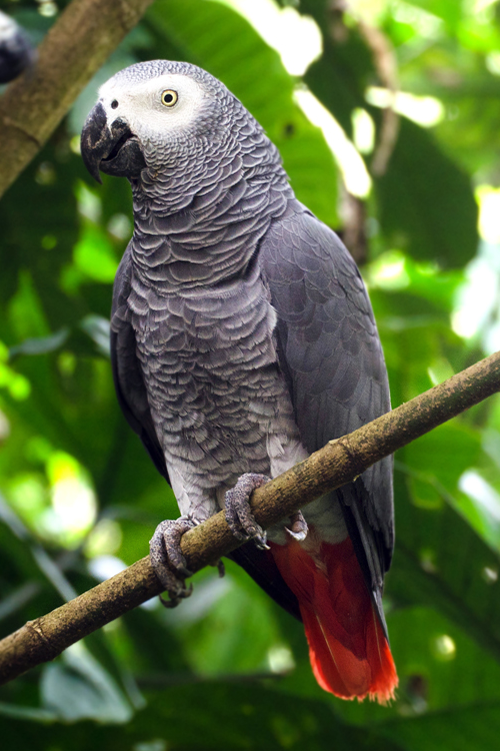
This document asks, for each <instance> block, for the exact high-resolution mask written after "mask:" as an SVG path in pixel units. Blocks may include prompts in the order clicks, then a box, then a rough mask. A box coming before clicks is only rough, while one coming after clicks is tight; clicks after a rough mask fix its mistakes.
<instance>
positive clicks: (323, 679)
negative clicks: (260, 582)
mask: <svg viewBox="0 0 500 751" xmlns="http://www.w3.org/2000/svg"><path fill="white" fill-rule="evenodd" d="M270 544H271V551H272V554H273V557H274V560H275V562H276V565H277V566H278V568H279V570H280V573H281V575H282V576H283V579H284V580H285V582H286V583H287V585H288V586H289V587H290V589H291V590H292V592H293V593H294V594H295V595H296V597H297V599H298V601H299V605H300V612H301V614H302V620H303V621H304V626H305V631H306V636H307V641H308V643H309V655H310V658H311V665H312V669H313V672H314V675H315V677H316V680H317V681H318V683H319V685H320V686H321V687H322V688H324V689H325V691H330V692H331V693H332V694H335V695H336V696H339V697H341V698H342V699H354V698H355V697H356V698H357V699H359V700H360V701H361V700H362V699H364V698H365V697H366V696H368V697H369V698H370V699H376V700H377V701H379V702H380V703H381V704H384V703H385V702H387V701H389V699H393V698H394V690H395V688H396V687H397V685H398V677H397V674H396V668H395V665H394V661H393V659H392V655H391V650H390V648H389V644H388V643H387V639H386V637H385V634H384V629H383V627H382V625H381V624H380V621H379V618H378V615H377V613H376V610H375V607H374V605H373V603H372V601H371V598H370V593H369V591H368V588H367V586H366V584H365V581H364V578H363V573H362V571H361V567H360V565H359V563H358V560H357V558H356V554H355V552H354V547H353V544H352V541H351V539H350V538H349V537H348V538H347V539H346V540H344V541H343V542H341V543H340V544H338V545H332V544H330V543H327V542H322V543H321V545H320V548H319V551H318V553H317V554H316V553H313V554H311V553H308V552H306V551H305V550H304V549H303V548H302V547H301V546H300V545H299V543H298V542H296V541H295V540H293V541H292V540H291V541H290V542H288V543H287V544H286V545H278V544H276V543H270Z"/></svg>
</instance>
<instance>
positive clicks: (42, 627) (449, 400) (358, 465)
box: [0, 353, 500, 684]
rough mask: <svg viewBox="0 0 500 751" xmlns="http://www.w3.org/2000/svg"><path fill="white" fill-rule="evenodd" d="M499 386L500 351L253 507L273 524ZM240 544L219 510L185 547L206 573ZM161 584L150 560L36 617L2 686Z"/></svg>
mask: <svg viewBox="0 0 500 751" xmlns="http://www.w3.org/2000/svg"><path fill="white" fill-rule="evenodd" d="M499 390H500V353H495V354H494V355H491V356H490V357H488V358H486V359H484V360H481V361H480V362H478V363H476V364H475V365H473V366H472V367H470V368H467V370H464V371H462V372H461V373H458V374H457V375H455V376H453V377H452V378H450V379H449V380H447V381H445V382H444V383H442V384H440V385H439V386H435V387H434V388H433V389H430V390H429V391H426V392H425V393H424V394H421V395H420V396H418V397H416V398H415V399H412V400H411V401H410V402H407V403H406V404H402V405H401V406H400V407H398V408H397V409H395V410H393V411H392V412H389V413H388V414H386V415H382V417H379V418H378V419H377V420H374V421H373V422H371V423H368V424H367V425H365V426H363V427H362V428H359V430H356V431H354V432H353V433H350V434H349V435H346V436H344V437H342V438H339V439H338V440H335V441H331V442H330V443H329V444H328V445H327V446H325V447H324V448H322V449H321V450H320V451H317V452H315V453H314V454H312V455H311V456H310V457H309V458H308V459H306V460H305V461H303V462H301V463H300V464H297V465H296V466H295V467H293V468H292V469H290V470H289V471H288V472H285V473H284V474H282V475H280V476H279V477H277V478H276V479H275V480H273V481H272V482H270V483H268V484H267V485H265V486H264V487H262V488H259V489H258V490H256V491H255V492H254V493H253V495H252V508H253V511H254V513H255V517H256V519H257V521H258V522H259V524H261V525H262V526H263V527H264V528H268V527H269V526H271V525H272V524H276V523H277V522H279V521H281V520H282V519H286V518H287V517H289V516H290V514H292V513H293V512H294V511H297V510H298V509H299V508H303V507H304V506H305V505H306V504H308V503H311V501H313V500H315V499H316V498H318V497H320V496H321V495H323V494H324V493H326V492H327V491H329V490H334V489H335V488H338V487H340V486H341V485H344V484H345V483H347V482H351V481H352V480H354V479H355V478H356V477H358V476H359V475H360V474H361V473H362V472H363V471H364V470H365V469H367V468H368V467H370V466H371V465H372V464H374V463H375V462H377V461H379V460H380V459H382V458H383V457H384V456H388V455H389V454H392V453H393V452H394V451H396V450H397V449H399V448H402V447H403V446H406V445H407V444H408V443H410V442H411V441H413V440H415V439H416V438H419V437H420V436H422V435H424V433H427V432H429V431H430V430H432V429H433V428H435V427H437V426H438V425H441V424H442V423H444V422H446V421H447V420H449V419H451V418H452V417H455V416H456V415H458V414H460V413H461V412H463V411H465V410H466V409H469V407H472V406H473V405H475V404H478V403H479V402H481V401H483V399H486V398H487V397H488V396H491V395H492V394H494V393H495V392H497V391H499ZM239 544H240V543H239V542H238V541H237V540H236V538H235V537H233V535H232V534H231V532H230V530H229V527H228V525H227V524H226V521H225V519H224V514H223V512H219V513H218V514H215V516H212V517H211V518H210V519H208V521H206V522H204V523H203V524H201V525H200V526H198V527H196V528H195V529H193V530H191V531H190V532H187V533H186V534H185V535H184V536H183V538H182V544H181V547H182V552H183V554H184V555H185V557H186V561H187V566H188V568H189V569H190V570H191V571H199V570H200V569H201V568H203V567H204V566H207V565H209V564H212V563H214V562H215V561H217V560H218V559H219V558H220V557H221V556H223V555H226V554H227V553H229V552H231V550H234V549H235V548H236V547H238V545H239ZM161 589H162V588H161V585H160V583H159V582H158V580H157V579H156V576H155V574H154V572H153V570H152V568H151V564H150V562H149V558H148V557H146V558H143V559H142V560H140V561H138V562H137V563H135V564H134V565H133V566H130V568H128V569H126V570H125V571H122V572H121V573H120V574H117V575H116V576H114V577H113V578H112V579H108V581H105V582H103V583H102V584H99V585H98V586H97V587H94V588H93V589H91V590H89V591H88V592H85V593H84V594H82V595H80V596H79V597H77V598H75V599H74V600H71V601H70V602H68V603H67V604H66V605H63V606H62V607H60V608H57V609H56V610H53V611H52V612H51V613H49V614H48V615H45V616H42V617H40V618H37V619H36V620H34V621H29V622H28V623H26V625H24V626H23V627H22V628H20V629H19V630H18V631H16V632H15V633H13V634H11V635H10V636H7V637H6V638H5V639H3V640H2V641H1V642H0V684H2V683H7V682H8V681H10V680H12V679H13V678H15V677H16V676H18V675H20V674H21V673H24V672H25V671H26V670H29V669H30V668H32V667H34V666H35V665H39V664H41V663H43V662H47V661H48V660H52V659H54V657H56V656H57V655H59V654H60V653H61V652H62V651H63V650H64V649H66V648H67V647H69V646H70V645H71V644H74V643H75V642H76V641H78V640H79V639H82V638H83V637H84V636H87V635H88V634H90V633H92V632H93V631H96V630H97V629H99V628H101V627H102V626H104V625H105V624H106V623H109V622H110V621H112V620H114V619H115V618H118V617H119V616H120V615H123V614H124V613H126V612H127V611H129V610H131V609H132V608H135V607H137V606H138V605H140V604H141V603H143V602H145V601H146V600H148V599H150V598H151V597H154V596H155V595H158V594H160V592H161Z"/></svg>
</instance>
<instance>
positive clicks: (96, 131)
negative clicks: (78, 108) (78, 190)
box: [81, 102, 146, 183]
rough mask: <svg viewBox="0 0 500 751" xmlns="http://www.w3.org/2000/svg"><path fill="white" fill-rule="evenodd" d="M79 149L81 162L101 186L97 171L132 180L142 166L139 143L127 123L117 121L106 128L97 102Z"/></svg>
mask: <svg viewBox="0 0 500 751" xmlns="http://www.w3.org/2000/svg"><path fill="white" fill-rule="evenodd" d="M81 149H82V159H83V163H84V164H85V166H86V168H87V169H88V171H89V172H90V174H91V175H92V177H93V178H94V179H95V180H97V182H98V183H102V180H101V176H100V174H99V172H100V171H101V172H105V173H106V174H108V175H116V176H118V177H128V178H134V177H138V175H139V174H140V172H141V170H142V169H144V167H145V166H146V162H145V161H144V157H143V155H142V151H141V147H140V144H139V141H138V140H137V138H135V136H134V135H133V133H132V132H131V130H130V128H129V126H128V124H127V123H126V122H125V121H124V120H121V119H120V118H117V119H116V120H115V121H114V122H112V123H111V125H110V126H108V121H107V117H106V112H105V110H104V107H103V106H102V104H101V102H97V104H96V106H95V107H94V109H93V110H91V112H90V113H89V116H88V117H87V119H86V121H85V125H84V126H83V130H82V137H81Z"/></svg>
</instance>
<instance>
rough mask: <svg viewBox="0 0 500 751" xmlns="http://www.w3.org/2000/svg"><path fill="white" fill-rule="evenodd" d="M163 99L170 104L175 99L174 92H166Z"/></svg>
mask: <svg viewBox="0 0 500 751" xmlns="http://www.w3.org/2000/svg"><path fill="white" fill-rule="evenodd" d="M163 101H164V102H165V104H170V103H171V102H173V101H174V97H173V94H165V95H164V96H163Z"/></svg>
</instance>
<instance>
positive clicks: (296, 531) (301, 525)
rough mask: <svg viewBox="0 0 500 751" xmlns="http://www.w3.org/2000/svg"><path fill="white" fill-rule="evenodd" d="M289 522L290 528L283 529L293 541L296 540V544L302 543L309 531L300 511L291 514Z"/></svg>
mask: <svg viewBox="0 0 500 751" xmlns="http://www.w3.org/2000/svg"><path fill="white" fill-rule="evenodd" d="M290 522H291V523H290V526H289V527H285V529H286V531H287V532H288V534H289V535H291V536H292V537H293V539H294V540H297V542H302V540H305V539H306V537H307V533H308V531H309V527H308V526H307V522H306V520H305V519H304V516H303V515H302V511H297V512H296V513H295V514H292V516H291V517H290Z"/></svg>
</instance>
